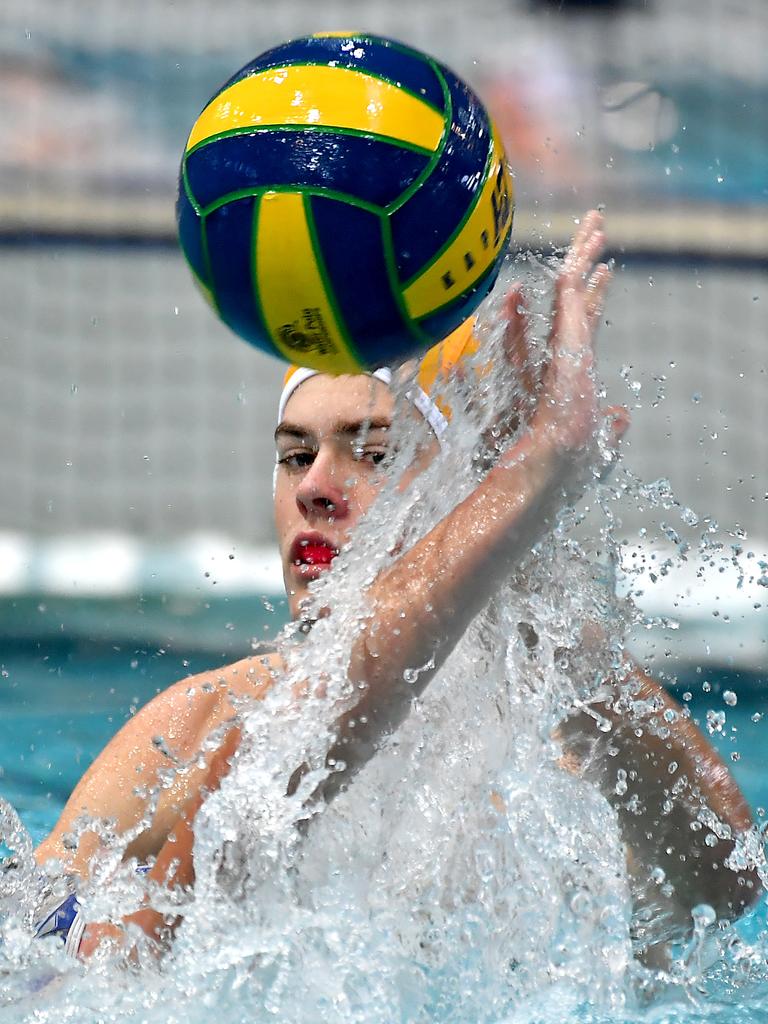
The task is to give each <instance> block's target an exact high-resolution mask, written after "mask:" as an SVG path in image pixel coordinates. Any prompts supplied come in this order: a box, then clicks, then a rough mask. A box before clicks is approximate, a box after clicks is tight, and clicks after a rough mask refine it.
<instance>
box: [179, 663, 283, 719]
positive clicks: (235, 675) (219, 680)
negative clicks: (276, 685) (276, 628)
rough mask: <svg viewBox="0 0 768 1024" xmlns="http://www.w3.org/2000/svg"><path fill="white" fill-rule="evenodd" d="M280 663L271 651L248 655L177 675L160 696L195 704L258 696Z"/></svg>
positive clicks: (259, 697) (263, 691)
mask: <svg viewBox="0 0 768 1024" xmlns="http://www.w3.org/2000/svg"><path fill="white" fill-rule="evenodd" d="M282 667H283V659H282V657H281V656H280V655H279V654H278V653H277V652H275V651H272V652H267V653H265V654H257V655H251V656H250V657H248V658H242V659H241V660H240V661H235V662H232V663H231V664H229V665H223V666H221V668H215V669H209V670H207V671H205V672H199V673H198V674H197V675H193V676H187V678H185V679H180V680H179V681H178V682H177V683H174V684H173V685H172V686H170V687H169V688H168V689H167V690H165V691H164V692H163V693H162V694H161V695H160V697H161V698H162V697H165V698H166V699H167V700H169V701H170V702H172V703H174V704H177V705H178V704H179V703H181V704H184V703H193V704H195V705H198V706H199V705H202V704H207V705H211V706H213V705H217V704H221V703H229V702H230V700H231V699H232V698H248V697H250V698H252V699H254V700H261V698H263V697H264V695H265V694H266V692H267V691H268V690H269V689H270V688H271V686H272V684H273V682H274V680H275V678H276V677H277V676H278V675H279V674H280V671H281V669H282Z"/></svg>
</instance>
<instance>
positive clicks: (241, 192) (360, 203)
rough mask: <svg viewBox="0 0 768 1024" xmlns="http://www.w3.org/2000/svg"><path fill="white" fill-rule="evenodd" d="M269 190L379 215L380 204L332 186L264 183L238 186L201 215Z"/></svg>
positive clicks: (262, 194)
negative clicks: (309, 197)
mask: <svg viewBox="0 0 768 1024" xmlns="http://www.w3.org/2000/svg"><path fill="white" fill-rule="evenodd" d="M269 192H287V193H289V194H290V195H297V196H298V195H301V196H315V195H316V196H325V197H326V198H328V199H337V200H339V201H340V202H343V203H348V204H349V205H350V206H357V207H359V208H360V209H361V210H367V211H368V213H374V214H376V216H377V217H380V216H381V207H380V206H374V205H373V203H368V202H366V200H365V199H358V198H357V197H356V196H350V195H347V193H346V192H337V191H336V190H335V189H332V188H320V187H318V186H317V185H312V186H309V185H306V186H302V185H264V186H261V187H259V188H239V189H237V190H236V191H234V192H228V193H227V194H226V195H225V196H220V197H219V198H218V199H216V200H214V202H212V203H210V204H209V205H208V206H206V207H205V209H204V210H203V211H202V215H203V216H205V217H207V216H208V214H209V213H213V211H214V210H218V209H219V207H220V206H226V205H227V203H232V202H235V201H236V200H238V199H249V198H250V197H252V196H259V197H261V196H264V195H266V194H267V193H269Z"/></svg>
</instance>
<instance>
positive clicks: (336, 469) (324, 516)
mask: <svg viewBox="0 0 768 1024" xmlns="http://www.w3.org/2000/svg"><path fill="white" fill-rule="evenodd" d="M393 410H394V399H393V397H392V393H391V392H390V390H389V388H388V387H387V386H386V384H384V383H383V382H382V381H380V380H377V379H376V378H375V377H368V376H363V375H360V376H357V375H355V376H341V377H329V376H324V375H320V376H316V377H311V378H310V379H309V380H307V381H305V382H304V383H303V384H301V385H300V386H299V387H298V388H297V389H296V390H295V391H294V393H293V394H292V395H291V397H290V399H289V400H288V403H287V405H286V407H285V412H284V414H283V419H282V422H281V423H279V424H278V427H277V430H276V431H275V443H276V445H277V475H276V481H275V523H276V526H277V537H278V544H279V547H280V559H281V562H282V566H283V579H284V581H285V589H286V593H287V594H288V600H289V604H290V608H291V614H292V615H293V616H294V617H295V616H296V615H297V613H298V610H299V605H300V603H301V601H302V599H303V598H305V597H306V596H307V587H308V585H309V583H310V582H311V581H312V580H314V579H318V578H319V577H320V576H321V575H322V574H323V573H325V572H327V571H328V569H329V567H330V564H331V561H332V560H333V558H334V557H335V556H336V554H338V552H339V551H340V550H341V549H342V548H343V547H344V545H345V544H346V542H347V540H348V538H349V534H350V532H351V530H352V529H353V527H354V526H355V525H356V524H357V523H358V521H359V520H360V517H361V516H362V515H363V514H364V513H365V512H366V511H367V509H368V508H369V507H370V505H371V503H372V502H373V500H374V498H375V497H376V495H377V494H378V491H379V488H380V487H381V483H382V475H381V470H380V464H381V462H382V461H383V459H384V457H385V456H386V454H387V450H388V443H389V432H390V427H391V424H392V414H393Z"/></svg>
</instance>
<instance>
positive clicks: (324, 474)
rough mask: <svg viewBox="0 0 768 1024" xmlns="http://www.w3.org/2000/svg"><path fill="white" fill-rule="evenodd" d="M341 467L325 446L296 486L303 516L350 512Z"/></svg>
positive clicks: (328, 516) (325, 516)
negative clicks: (324, 449) (342, 481)
mask: <svg viewBox="0 0 768 1024" xmlns="http://www.w3.org/2000/svg"><path fill="white" fill-rule="evenodd" d="M340 469H341V467H338V466H336V465H335V463H334V458H333V455H332V453H330V452H328V451H323V449H322V447H321V449H320V451H319V452H318V453H317V455H316V456H315V459H314V461H313V463H312V465H311V466H310V467H309V469H308V470H307V472H306V473H305V474H304V476H303V477H302V479H301V483H300V484H299V486H298V487H297V489H296V504H297V505H298V506H299V511H300V512H301V513H302V515H303V516H305V517H306V518H308V519H309V518H313V517H320V518H323V519H343V518H344V517H345V516H346V515H347V513H348V511H349V501H348V499H347V495H346V494H345V493H344V491H343V490H342V485H341V477H342V474H341V472H340Z"/></svg>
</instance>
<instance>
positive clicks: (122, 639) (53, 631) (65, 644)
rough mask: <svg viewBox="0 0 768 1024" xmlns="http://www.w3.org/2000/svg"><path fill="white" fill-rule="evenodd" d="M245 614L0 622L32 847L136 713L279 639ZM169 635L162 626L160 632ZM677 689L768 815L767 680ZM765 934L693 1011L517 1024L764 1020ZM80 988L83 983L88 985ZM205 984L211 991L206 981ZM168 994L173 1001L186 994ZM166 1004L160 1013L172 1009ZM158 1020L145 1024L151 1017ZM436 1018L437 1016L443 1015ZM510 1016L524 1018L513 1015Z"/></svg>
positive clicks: (729, 678)
mask: <svg viewBox="0 0 768 1024" xmlns="http://www.w3.org/2000/svg"><path fill="white" fill-rule="evenodd" d="M11 611H12V610H11ZM220 611H221V610H219V612H220ZM250 611H251V614H249V615H247V616H245V618H244V619H243V618H242V617H238V616H236V615H234V614H233V613H232V609H231V608H229V609H228V610H227V612H226V614H219V612H216V613H215V614H213V613H212V614H211V615H210V616H209V618H208V625H209V631H208V632H207V633H206V632H205V631H204V630H201V628H200V625H199V623H198V624H196V625H195V627H194V629H190V630H187V631H181V632H180V633H178V634H177V635H176V636H175V637H169V640H168V641H166V642H165V643H164V646H160V644H159V643H158V642H157V638H156V637H155V636H151V637H148V635H147V630H146V629H144V630H143V636H142V637H141V639H137V635H136V633H137V631H136V628H135V622H134V623H133V624H131V623H128V624H127V625H126V623H125V619H124V618H123V617H120V618H119V622H120V623H122V627H125V628H122V627H120V628H118V626H117V623H118V620H117V619H115V621H114V623H113V627H114V628H113V629H112V630H111V635H110V634H108V635H110V639H109V640H108V641H107V640H105V639H104V636H105V633H104V631H103V629H99V630H95V629H94V628H93V623H89V624H88V625H87V628H84V629H78V628H75V627H74V625H73V622H72V621H71V620H68V619H67V618H66V614H65V613H64V612H62V613H61V615H58V613H57V614H56V615H52V616H51V618H50V620H48V623H49V624H50V623H53V624H54V625H56V628H50V629H49V628H44V629H42V630H41V631H39V632H38V635H37V636H34V635H33V633H32V632H30V633H25V631H24V630H23V629H22V628H21V626H20V625H19V624H18V623H17V628H15V630H12V629H9V628H8V627H9V624H10V623H11V619H12V615H10V612H9V615H7V616H6V617H5V620H4V626H5V627H6V628H5V629H4V630H3V631H1V632H0V671H1V673H2V674H1V676H0V796H2V797H4V798H5V799H6V800H8V801H10V802H11V803H12V804H13V806H14V807H15V808H16V809H17V810H18V811H19V813H20V816H21V819H22V821H23V822H24V824H25V826H26V827H27V829H28V830H29V831H30V833H31V835H32V838H33V839H34V840H35V841H38V840H40V839H41V838H42V837H43V836H44V835H45V834H46V833H47V831H48V830H49V829H50V827H51V826H52V825H53V823H54V822H55V820H56V818H57V816H58V814H59V812H60V811H61V809H62V807H63V805H64V802H65V801H66V799H67V796H68V794H69V793H70V791H71V789H72V787H73V786H74V785H75V783H76V782H77V780H78V779H79V777H80V776H81V775H82V773H83V772H84V771H85V769H86V768H87V767H88V765H89V764H90V762H91V760H92V759H93V758H94V756H95V755H96V754H97V753H98V752H99V750H101V749H102V747H103V746H104V744H105V743H106V742H107V741H108V740H109V738H110V737H111V736H112V735H113V734H114V733H115V732H116V731H117V730H118V729H119V728H120V726H121V724H122V723H123V722H124V721H126V720H127V719H128V718H129V717H130V715H132V714H133V713H135V710H136V709H137V708H139V707H140V706H141V705H142V704H144V703H145V702H146V701H148V700H150V699H151V698H152V697H153V696H154V695H155V694H156V693H157V692H158V691H159V690H162V689H163V688H164V687H165V686H167V685H168V684H170V683H172V682H174V681H175V680H177V679H179V678H181V677H183V676H185V675H188V674H190V673H193V672H197V671H201V670H203V669H205V668H210V667H214V666H216V665H221V664H224V663H225V662H227V661H231V660H233V659H234V658H236V657H238V656H242V655H243V654H246V653H247V651H248V650H249V649H250V639H249V637H250V635H252V634H256V635H258V636H259V637H260V638H262V639H263V638H264V636H265V629H266V630H269V629H271V630H272V631H273V632H274V631H276V630H277V628H279V625H280V623H281V621H282V620H281V611H280V610H278V612H277V613H273V614H272V615H271V619H270V617H269V616H268V617H267V618H266V619H265V617H264V613H263V609H259V607H258V606H257V607H253V608H251V609H250ZM217 616H218V618H217ZM238 623H239V625H238ZM38 625H40V624H39V623H38ZM102 625H103V624H102ZM160 625H162V624H160ZM62 626H64V627H66V628H62ZM166 629H167V627H166V626H165V625H162V630H166ZM57 634H58V635H57ZM673 689H674V692H675V694H676V695H677V696H678V698H679V699H681V700H685V703H687V704H688V705H689V706H690V708H691V710H692V713H693V715H694V718H695V719H697V720H698V721H700V722H701V723H702V725H703V726H704V723H705V722H706V713H707V711H709V710H712V711H717V712H721V711H722V712H725V716H726V717H725V722H724V724H723V727H722V731H719V732H716V733H715V734H714V735H713V736H712V740H713V742H715V744H716V745H717V747H718V749H719V750H720V752H721V755H722V756H723V758H724V759H725V761H726V762H727V763H728V765H729V767H730V768H731V770H732V771H733V773H734V775H735V776H736V778H737V780H738V781H739V782H740V784H741V786H742V788H743V790H744V792H745V794H746V795H747V797H748V799H749V801H750V803H751V805H752V807H753V810H754V813H755V815H756V817H757V818H758V819H762V818H763V817H764V815H765V811H764V810H763V808H768V777H766V772H765V771H764V768H763V766H764V763H765V757H764V750H765V732H766V729H768V699H766V698H768V681H767V680H766V679H765V678H763V677H761V676H758V675H756V674H753V673H746V672H735V671H734V670H733V669H732V668H731V669H729V668H726V667H724V666H723V667H721V668H720V669H718V670H713V669H708V670H703V669H700V668H697V666H695V665H678V666H677V670H676V679H675V682H674V686H673ZM727 691H731V693H735V694H736V697H737V702H736V704H735V705H734V704H733V698H732V696H730V695H728V696H727V697H726V693H727ZM764 713H765V718H763V714H764ZM766 930H768V915H767V914H766V906H765V903H763V905H762V906H761V907H759V908H758V909H757V910H756V912H754V913H752V914H751V915H750V917H749V918H747V919H745V920H744V921H742V922H740V923H739V925H738V932H739V934H740V935H741V936H742V938H743V939H744V940H745V941H746V943H748V944H750V947H751V948H752V949H753V950H754V953H753V954H751V957H752V959H745V960H744V970H745V971H747V972H748V971H754V972H755V973H754V976H753V975H752V974H750V973H745V974H744V977H743V983H742V981H738V979H737V981H738V984H734V974H733V971H731V973H729V974H728V975H727V977H726V976H724V977H723V978H721V977H720V974H718V971H717V969H715V970H714V971H713V972H712V973H711V976H710V978H709V979H708V980H706V982H702V987H701V988H700V989H699V990H698V995H697V996H696V998H697V1000H700V1002H697V1003H695V1004H693V1003H689V1002H684V1003H683V1004H680V1005H677V1004H675V1006H672V1005H670V1006H669V1007H667V1009H666V1010H665V1009H664V1007H663V1006H661V1005H659V1006H657V1007H649V1008H647V1009H645V1010H642V1011H637V1012H636V1013H634V1012H633V1013H629V1012H628V1013H627V1015H626V1016H624V1015H620V1016H617V1017H614V1016H611V1017H610V1018H607V1017H605V1016H601V1015H598V1016H594V1015H592V1014H591V1011H588V1010H587V1009H581V1008H575V1007H573V1006H571V1007H570V1009H563V1008H562V1007H560V1006H559V1004H557V1007H556V1009H555V1010H553V1009H552V1007H549V1008H547V1007H542V1008H541V1012H539V1010H536V1009H535V1008H533V1009H530V1013H529V1012H528V1010H529V1008H524V1010H521V1014H522V1016H520V1017H519V1020H520V1021H525V1024H532V1022H534V1021H535V1022H536V1024H538V1022H539V1021H545V1020H546V1021H552V1022H554V1021H555V1020H557V1021H558V1024H559V1021H561V1020H564V1019H573V1020H578V1021H579V1022H580V1024H591V1022H592V1021H595V1022H596V1021H598V1020H599V1022H600V1024H607V1022H608V1020H609V1019H610V1021H611V1024H614V1022H618V1021H619V1020H621V1021H622V1022H626V1024H629V1022H632V1024H635V1022H638V1021H642V1022H643V1024H649V1022H651V1021H653V1022H654V1024H672V1022H674V1024H698V1022H699V1021H703V1020H704V1019H708V1020H710V1021H714V1022H716V1024H725V1022H727V1024H735V1022H737V1021H738V1022H739V1024H741V1022H742V1021H743V1022H745V1024H746V1022H748V1024H753V1022H754V1024H757V1022H759V1021H764V1020H766V1019H768V1016H765V1017H764V1016H762V1014H763V1012H764V1011H765V1008H766V1007H767V1006H768V988H767V987H766V985H765V983H764V972H763V968H764V961H765V957H764V953H763V950H764V948H765V942H764V936H765V934H766ZM755 957H756V958H757V960H754V958H755ZM753 961H754V962H753ZM757 961H759V963H758V962H757ZM83 980H84V983H85V980H87V979H85V978H84V979H83ZM94 983H95V982H94ZM206 984H210V980H208V981H206ZM83 991H85V990H83ZM174 991H175V990H174ZM212 991H213V990H212ZM134 995H135V997H136V999H143V998H144V997H143V995H141V994H140V993H139V994H136V993H134ZM40 998H42V997H40ZM46 998H47V997H46ZM132 998H133V997H132ZM169 998H170V999H171V1003H173V1000H174V999H178V998H179V994H178V993H176V994H175V995H171V996H170V997H169ZM687 998H688V997H686V999H687ZM81 999H82V993H80V995H79V996H76V997H75V996H73V997H72V998H71V999H69V1001H67V1003H66V1007H67V1010H68V1012H69V1010H72V1012H75V1011H77V1012H78V1013H80V1012H81V1011H82V1009H83V1007H82V1003H81V1002H79V1000H81ZM54 1002H55V1001H54ZM41 1005H43V1004H42V1003H40V1001H39V999H38V997H37V996H36V995H33V996H32V997H31V998H30V1002H29V1004H28V1006H27V1004H26V1003H25V1002H24V1001H23V1000H22V1002H20V1003H19V1004H18V1009H16V1010H14V1012H15V1013H16V1014H17V1016H14V1017H13V1021H14V1024H15V1022H16V1021H24V1022H25V1024H26V1021H27V1020H37V1019H41V1020H45V1021H48V1020H49V1019H50V1020H53V1019H59V1017H58V1016H57V1014H58V1011H59V1010H60V1009H61V1006H59V1007H58V1009H57V1008H56V1006H55V1005H52V1006H51V1008H50V1013H51V1014H53V1016H51V1017H48V1016H45V1017H41V1018H38V1016H37V1015H38V1014H39V1013H40V1012H42V1011H41V1010H40V1007H41ZM110 1005H111V1004H110ZM131 1005H132V1009H131V1012H130V1014H127V1015H121V1014H123V1011H122V1010H121V1009H120V1006H119V1005H118V1004H116V1005H115V1006H114V1007H112V1010H111V1011H110V1012H111V1014H112V1015H111V1016H108V1017H107V1016H104V1017H102V1016H101V1014H100V1012H98V1013H97V1012H96V1010H94V1011H93V1014H95V1015H92V1016H86V1018H84V1019H88V1020H91V1019H93V1020H94V1021H95V1020H102V1019H104V1020H107V1019H109V1020H123V1019H127V1018H128V1016H130V1017H133V1016H134V1015H135V1012H136V1010H137V1009H138V1005H139V1004H138V1003H136V1005H134V1004H131ZM206 1005H208V1004H206ZM233 1005H235V1009H233V1016H232V1017H231V1019H233V1020H235V1019H236V1020H243V1021H244V1020H246V1019H248V1020H249V1021H250V1020H254V1019H262V1018H261V1017H259V1016H258V1015H254V1014H253V1013H252V1007H250V1004H244V1005H243V1006H240V1005H239V1004H233ZM45 1006H47V1004H45ZM45 1006H44V1009H45ZM170 1006H171V1004H169V1005H168V1006H167V1007H166V1008H165V1010H163V1014H165V1012H166V1010H168V1011H170ZM175 1008H176V1007H175V1004H174V1009H175ZM27 1010H28V1011H29V1012H28V1013H27ZM235 1010H237V1012H235ZM241 1011H242V1012H241ZM246 1011H247V1015H245V1016H244V1015H243V1014H246ZM561 1011H562V1012H561ZM45 1012H46V1013H47V1012H48V1010H47V1009H45ZM158 1012H159V1010H158ZM206 1012H207V1011H206ZM238 1013H240V1016H238ZM161 1017H162V1014H161ZM161 1017H151V1018H150V1017H149V1016H148V1017H147V1018H146V1019H147V1020H150V1019H151V1020H152V1021H154V1020H155V1019H158V1020H159V1019H161ZM66 1019H74V1018H70V1017H67V1018H66ZM163 1019H170V1018H169V1017H167V1016H165V1017H164V1018H163ZM174 1019H181V1018H174ZM194 1019H195V1020H197V1019H198V1018H196V1017H195V1018H194ZM270 1019H272V1018H270ZM302 1019H303V1018H302ZM375 1019H376V1020H378V1019H380V1018H379V1017H376V1018H375ZM381 1019H384V1018H381ZM398 1019H399V1018H398ZM430 1019H432V1018H430ZM434 1019H436V1020H437V1019H442V1018H441V1016H440V1015H437V1016H436V1017H435V1018H434ZM446 1019H447V1018H446ZM450 1019H451V1020H453V1019H454V1018H450ZM504 1019H505V1020H507V1018H506V1017H505V1018H504ZM510 1019H514V1020H516V1021H517V1020H518V1017H517V1016H515V1017H514V1018H510Z"/></svg>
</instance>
